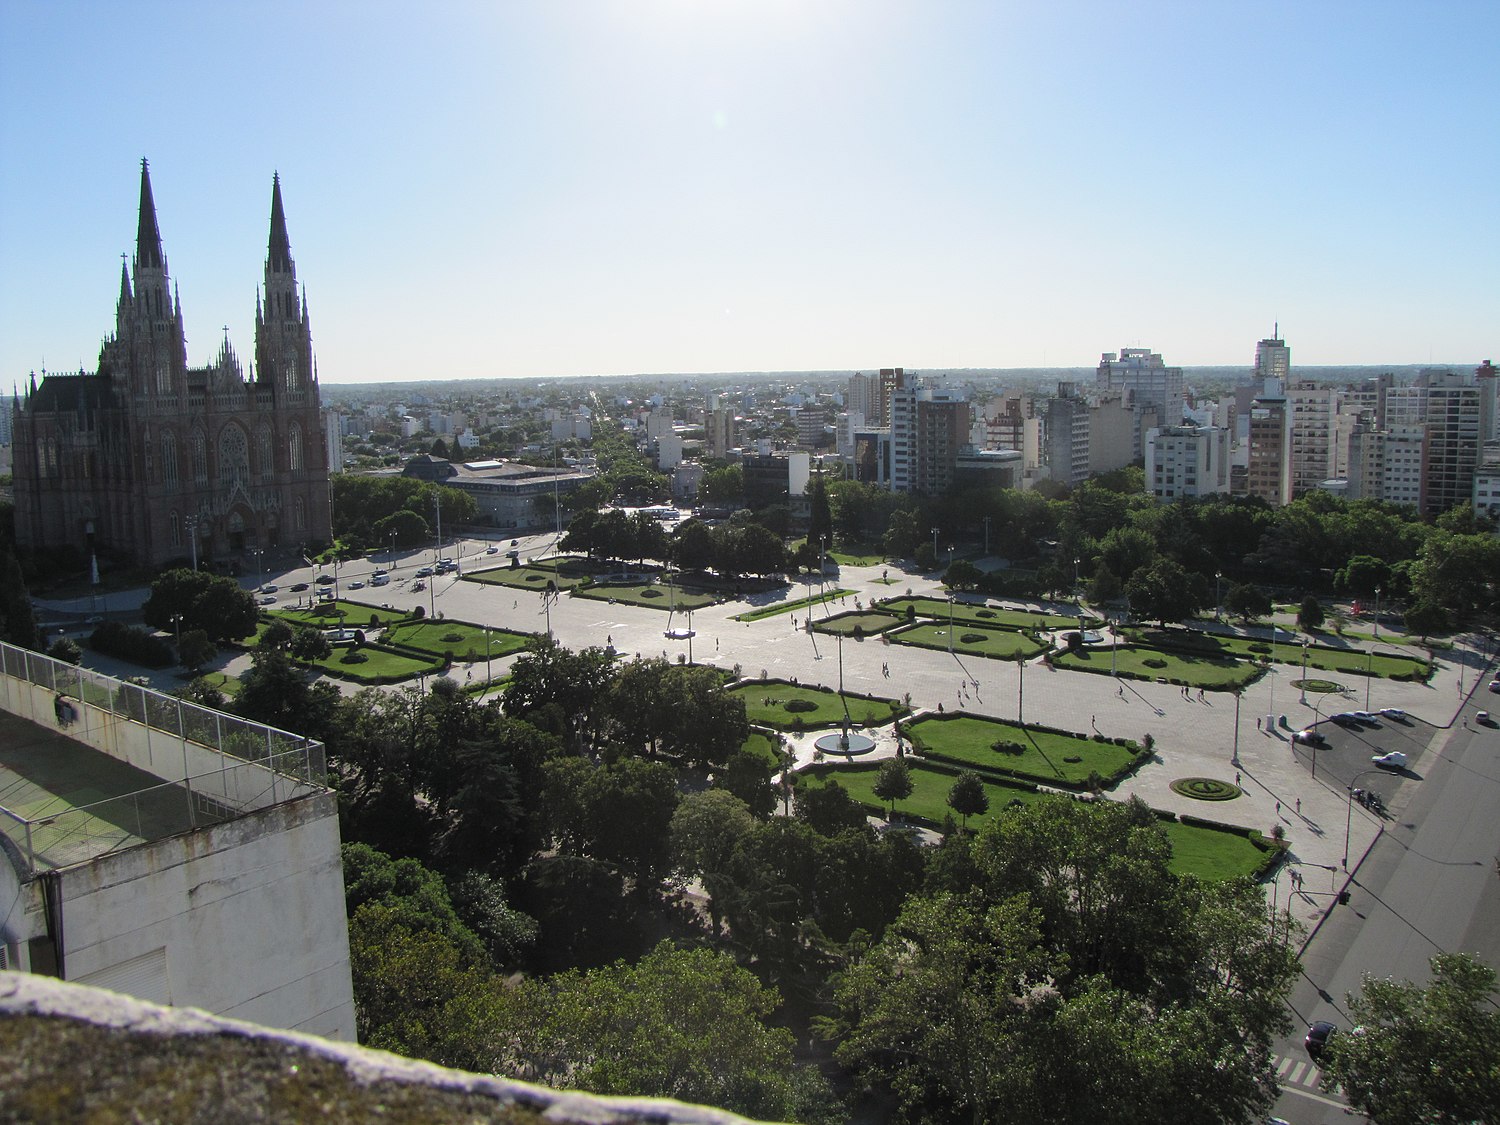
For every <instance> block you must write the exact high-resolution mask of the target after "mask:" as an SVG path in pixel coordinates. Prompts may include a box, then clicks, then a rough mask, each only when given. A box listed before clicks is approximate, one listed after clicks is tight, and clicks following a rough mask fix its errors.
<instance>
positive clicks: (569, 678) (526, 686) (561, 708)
mask: <svg viewBox="0 0 1500 1125" xmlns="http://www.w3.org/2000/svg"><path fill="white" fill-rule="evenodd" d="M614 676H615V667H614V657H613V656H612V655H611V654H610V653H609V652H608V651H606V650H605V649H602V648H586V649H583V650H582V651H581V652H574V651H572V650H571V649H566V648H563V647H562V646H560V645H558V644H556V643H554V642H553V641H551V640H540V639H539V640H536V641H533V642H532V643H531V644H530V645H529V646H528V647H527V651H526V653H525V654H524V655H522V656H520V657H518V658H517V659H516V662H515V664H514V665H512V667H511V673H510V682H509V683H508V684H506V686H505V693H504V695H503V696H502V697H501V706H502V707H503V708H504V710H505V713H506V714H507V715H511V716H513V717H515V718H518V719H525V720H526V721H527V722H529V723H532V724H533V725H535V726H538V727H540V728H541V729H543V730H546V731H550V732H551V733H553V734H556V735H558V736H559V737H561V738H563V739H564V740H565V741H566V742H567V743H568V744H569V747H570V748H571V749H576V750H584V749H591V748H592V747H593V744H594V742H595V740H596V738H597V737H598V734H599V731H600V728H601V727H602V726H603V723H604V719H605V717H606V715H605V708H604V707H603V706H601V703H602V702H603V699H604V697H605V693H606V692H608V690H609V685H610V683H611V682H612V681H613V680H614Z"/></svg>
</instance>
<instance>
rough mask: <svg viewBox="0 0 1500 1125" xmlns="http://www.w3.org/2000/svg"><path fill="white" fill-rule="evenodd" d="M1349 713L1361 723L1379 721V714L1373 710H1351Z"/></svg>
mask: <svg viewBox="0 0 1500 1125" xmlns="http://www.w3.org/2000/svg"><path fill="white" fill-rule="evenodd" d="M1351 714H1353V716H1354V717H1355V718H1356V719H1358V720H1359V721H1360V722H1362V723H1378V722H1380V716H1379V715H1377V714H1375V712H1373V711H1354V712H1351Z"/></svg>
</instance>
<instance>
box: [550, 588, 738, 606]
mask: <svg viewBox="0 0 1500 1125" xmlns="http://www.w3.org/2000/svg"><path fill="white" fill-rule="evenodd" d="M573 593H574V595H575V596H576V597H580V598H595V599H597V600H598V601H610V602H623V603H624V604H626V605H643V606H649V607H650V608H651V609H665V610H671V609H672V608H674V607H675V608H677V609H679V610H685V609H702V608H703V607H704V606H707V605H714V604H716V603H717V602H718V600H719V599H718V597H717V595H715V594H710V593H705V592H704V591H702V590H693V589H690V588H684V587H682V586H678V587H676V588H675V589H674V588H672V587H669V586H666V585H664V584H662V583H647V584H645V585H639V584H636V583H620V584H618V585H614V584H595V585H592V586H588V587H585V588H583V589H575V590H574V591H573Z"/></svg>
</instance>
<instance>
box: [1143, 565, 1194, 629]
mask: <svg viewBox="0 0 1500 1125" xmlns="http://www.w3.org/2000/svg"><path fill="white" fill-rule="evenodd" d="M1205 586H1206V584H1205V582H1204V581H1203V576H1202V575H1198V574H1188V573H1187V572H1186V571H1185V570H1183V569H1182V566H1181V564H1179V563H1178V562H1177V561H1176V560H1174V559H1169V558H1157V559H1156V560H1154V561H1153V562H1151V563H1148V564H1147V565H1146V566H1143V567H1141V568H1140V569H1139V570H1138V571H1136V573H1135V575H1134V577H1132V578H1131V580H1130V582H1129V583H1128V584H1127V586H1126V592H1127V593H1128V594H1129V596H1130V608H1131V611H1132V612H1133V613H1135V614H1137V615H1138V616H1140V617H1142V618H1145V619H1154V620H1155V621H1157V622H1159V623H1160V624H1161V625H1163V626H1165V625H1166V624H1167V622H1169V621H1182V620H1183V619H1184V618H1187V617H1191V616H1192V615H1193V613H1194V612H1195V611H1196V610H1197V609H1198V608H1199V607H1200V606H1202V605H1203V603H1204V601H1205V600H1206V594H1205Z"/></svg>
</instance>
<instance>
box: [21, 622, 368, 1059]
mask: <svg viewBox="0 0 1500 1125" xmlns="http://www.w3.org/2000/svg"><path fill="white" fill-rule="evenodd" d="M324 782H325V765H324V761H323V746H322V744H321V743H318V742H315V741H312V740H309V739H306V738H302V737H300V736H298V735H295V734H290V733H288V732H286V731H279V730H275V729H273V728H270V727H265V726H261V725H259V724H255V723H249V722H246V721H245V720H243V719H240V718H237V717H235V716H232V715H226V714H223V713H222V712H218V711H214V710H211V709H209V708H204V707H198V706H195V705H193V704H190V703H186V702H184V701H182V700H180V699H177V698H175V697H173V696H168V695H163V694H161V693H159V692H156V691H152V690H151V689H149V688H143V687H138V686H136V685H134V684H128V683H123V682H121V681H119V680H116V679H113V678H111V677H108V676H104V675H101V674H98V673H94V672H90V671H88V670H86V669H81V668H77V667H74V666H73V665H71V664H67V663H63V662H60V661H55V660H51V659H50V658H48V657H46V656H43V655H41V654H39V653H35V652H28V651H26V650H24V649H18V648H14V647H12V646H10V645H0V851H3V853H4V854H3V856H0V962H3V967H8V968H12V969H18V970H21V971H25V972H32V973H39V974H45V975H49V976H55V977H61V978H62V979H64V980H69V981H76V982H78V983H80V984H89V985H94V986H96V987H101V988H108V989H111V990H113V991H116V992H124V993H128V994H129V995H132V996H136V997H139V998H140V999H143V1000H150V1001H154V1002H156V1003H163V1004H172V1005H177V1006H190V1007H195V1008H204V1009H206V1010H208V1011H209V1012H212V1013H214V1014H215V1015H221V1016H229V1017H232V1018H235V1019H241V1020H248V1021H251V1022H254V1023H260V1024H265V1025H267V1026H270V1027H281V1028H289V1029H294V1030H297V1031H303V1032H308V1033H311V1034H314V1035H321V1036H326V1037H329V1038H333V1039H346V1040H351V1041H352V1040H353V1039H354V1037H355V1023H354V1000H353V990H352V985H351V982H350V971H349V934H348V926H347V923H346V920H345V915H344V879H343V866H342V863H341V861H340V855H339V826H338V810H337V807H336V803H335V800H334V796H333V794H332V792H330V791H329V789H328V788H327V787H326V785H325V784H324Z"/></svg>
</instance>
